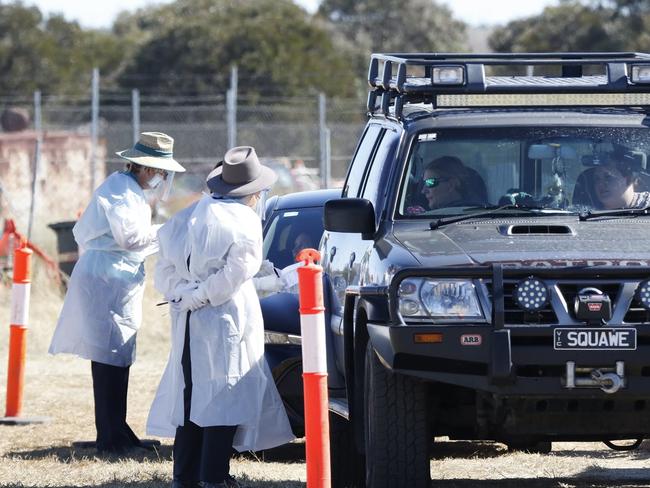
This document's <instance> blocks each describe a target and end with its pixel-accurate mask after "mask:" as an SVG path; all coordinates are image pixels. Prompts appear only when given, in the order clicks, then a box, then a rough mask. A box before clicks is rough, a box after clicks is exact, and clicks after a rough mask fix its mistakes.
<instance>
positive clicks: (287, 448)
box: [233, 441, 305, 463]
mask: <svg viewBox="0 0 650 488" xmlns="http://www.w3.org/2000/svg"><path fill="white" fill-rule="evenodd" d="M233 458H235V459H237V458H243V459H254V460H256V461H262V462H267V463H304V462H305V443H304V442H300V441H296V442H291V443H289V444H284V445H282V446H279V447H276V448H273V449H267V450H266V451H258V452H242V453H237V454H235V455H234V456H233Z"/></svg>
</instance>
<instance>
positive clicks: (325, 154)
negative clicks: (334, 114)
mask: <svg viewBox="0 0 650 488" xmlns="http://www.w3.org/2000/svg"><path fill="white" fill-rule="evenodd" d="M318 135H319V141H320V186H321V188H329V187H330V184H331V173H332V159H331V152H330V130H329V128H328V127H327V97H326V96H325V94H324V93H319V94H318Z"/></svg>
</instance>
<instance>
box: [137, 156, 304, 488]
mask: <svg viewBox="0 0 650 488" xmlns="http://www.w3.org/2000/svg"><path fill="white" fill-rule="evenodd" d="M275 180H276V175H275V173H274V172H273V171H272V170H271V169H270V168H268V167H266V166H263V165H262V164H260V162H259V160H258V158H257V155H256V154H255V150H254V149H253V148H252V147H249V146H244V147H235V148H233V149H230V150H229V151H228V152H227V153H226V155H225V157H224V160H223V164H221V165H219V166H217V168H215V169H214V170H213V171H212V172H211V173H210V174H209V175H208V179H207V185H208V188H209V190H210V191H211V194H209V195H204V196H203V198H202V199H201V200H199V201H198V202H197V203H195V204H193V205H192V206H190V207H188V208H186V209H184V210H181V211H180V212H179V213H177V214H176V215H174V216H173V217H172V218H171V219H170V220H169V221H168V222H167V223H166V224H165V225H163V227H162V228H161V229H160V232H159V233H158V236H159V239H160V255H159V259H158V262H157V264H156V271H155V275H154V284H155V286H156V288H157V289H158V290H159V291H161V292H162V293H163V294H164V295H165V296H166V297H167V299H169V300H170V301H171V302H172V303H171V305H170V309H171V318H172V346H171V352H170V355H169V360H168V363H167V367H166V368H165V372H164V373H163V377H162V379H161V381H160V386H159V387H158V391H157V393H156V397H155V399H154V402H153V405H152V406H151V411H150V413H149V419H148V421H147V433H148V434H154V435H158V436H166V437H174V438H175V439H174V481H173V484H172V486H173V487H175V488H189V487H196V486H203V487H204V488H209V487H232V486H239V485H238V484H237V482H236V481H235V480H234V479H233V478H232V477H231V476H230V474H229V469H230V456H231V453H232V449H233V447H234V448H235V449H237V450H238V451H240V452H241V451H248V450H250V451H258V450H262V449H268V448H271V447H275V446H278V445H280V444H284V443H286V442H289V441H291V440H292V439H293V433H292V432H291V427H290V426H289V420H288V418H287V414H286V411H285V409H284V405H283V404H282V400H281V399H280V395H279V394H278V391H277V389H276V387H275V383H274V382H273V377H272V376H271V372H270V370H269V367H268V365H267V364H266V361H265V359H264V324H263V321H262V312H261V309H260V303H259V300H258V298H257V293H256V291H255V286H254V284H253V280H252V278H253V276H254V275H255V274H256V273H257V272H258V270H259V269H260V265H261V263H262V225H261V215H263V212H264V201H263V200H264V195H265V194H266V191H267V190H268V189H269V188H270V187H271V185H272V184H273V183H274V182H275ZM199 483H202V484H201V485H199Z"/></svg>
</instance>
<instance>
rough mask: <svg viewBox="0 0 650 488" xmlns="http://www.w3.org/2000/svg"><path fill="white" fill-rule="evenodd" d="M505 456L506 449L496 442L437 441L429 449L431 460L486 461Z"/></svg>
mask: <svg viewBox="0 0 650 488" xmlns="http://www.w3.org/2000/svg"><path fill="white" fill-rule="evenodd" d="M505 454H508V448H507V447H506V446H505V445H503V444H499V443H498V442H469V441H438V442H435V443H434V444H433V447H432V448H431V458H432V459H444V458H448V457H451V458H457V459H474V458H482V459H487V458H495V457H499V456H503V455H505Z"/></svg>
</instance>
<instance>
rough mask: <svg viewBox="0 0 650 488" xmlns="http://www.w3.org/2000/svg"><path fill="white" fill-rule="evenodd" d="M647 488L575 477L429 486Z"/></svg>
mask: <svg viewBox="0 0 650 488" xmlns="http://www.w3.org/2000/svg"><path fill="white" fill-rule="evenodd" d="M522 486H525V487H526V488H612V487H614V486H615V487H616V488H642V487H643V488H647V487H648V486H649V485H648V482H647V481H637V480H623V481H611V480H608V481H601V480H595V481H594V480H587V479H585V480H581V479H575V478H535V479H531V478H503V479H495V480H475V479H472V480H464V479H460V480H441V481H433V482H432V484H431V488H521V487H522Z"/></svg>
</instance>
